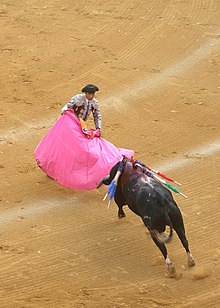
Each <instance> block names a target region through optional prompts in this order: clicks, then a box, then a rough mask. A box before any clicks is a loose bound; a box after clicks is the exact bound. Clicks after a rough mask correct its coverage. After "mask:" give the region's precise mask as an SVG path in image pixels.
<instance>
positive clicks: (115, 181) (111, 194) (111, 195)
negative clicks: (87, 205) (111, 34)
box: [103, 157, 124, 208]
mask: <svg viewBox="0 0 220 308" xmlns="http://www.w3.org/2000/svg"><path fill="white" fill-rule="evenodd" d="M122 160H123V157H122V158H121V160H120V163H119V166H118V170H117V172H116V174H115V177H114V179H113V180H112V181H111V183H110V184H109V186H108V190H107V193H106V195H105V197H104V198H103V201H105V199H106V198H107V197H108V195H109V202H108V208H109V207H110V203H111V201H112V199H113V198H114V196H115V192H116V189H117V185H118V179H119V178H120V175H121V173H122V170H123V167H124V166H123V163H122Z"/></svg>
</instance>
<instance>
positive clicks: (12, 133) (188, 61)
mask: <svg viewBox="0 0 220 308" xmlns="http://www.w3.org/2000/svg"><path fill="white" fill-rule="evenodd" d="M219 32H220V30H219V29H217V31H216V32H215V34H216V38H212V39H210V40H208V41H207V42H206V43H205V44H203V45H202V46H201V47H200V48H198V49H197V50H195V51H194V52H193V53H192V54H190V55H189V56H187V57H186V58H184V59H183V60H179V61H178V62H176V63H175V64H173V65H172V66H170V67H168V68H166V69H165V70H164V71H162V72H161V73H159V74H156V75H155V74H153V76H152V77H147V78H145V79H143V81H141V82H138V83H137V84H134V85H133V86H132V87H129V88H128V89H127V90H126V91H123V92H119V93H117V95H115V97H113V98H112V99H111V100H110V101H108V105H109V104H110V103H111V104H112V105H114V100H116V102H117V106H118V105H119V103H120V101H122V100H126V99H129V98H130V97H134V96H136V95H138V94H139V93H140V92H143V93H147V92H150V91H152V90H155V89H157V88H159V87H161V86H162V85H163V84H164V83H165V81H166V80H167V79H169V78H170V77H176V76H178V75H180V74H183V73H184V72H186V71H187V70H188V69H190V68H191V67H192V66H193V65H195V64H197V63H198V62H200V61H202V60H203V59H204V58H206V57H207V56H209V55H210V54H211V52H213V50H214V49H215V48H217V47H218V46H219V45H220V37H219V36H218V34H219ZM102 103H103V104H104V105H106V101H105V100H103V101H102ZM56 117H57V115H55V114H54V115H53V118H51V119H49V120H48V119H43V120H42V121H40V122H35V123H26V122H23V124H24V125H23V127H20V128H18V127H16V128H13V129H10V130H8V131H6V132H3V133H1V134H0V141H1V142H2V143H5V142H7V141H18V140H19V141H21V139H24V138H28V137H31V136H32V134H33V132H34V130H35V129H40V128H42V127H49V126H51V125H52V124H53V122H54V119H55V118H56Z"/></svg>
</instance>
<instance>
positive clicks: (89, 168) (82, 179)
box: [34, 111, 134, 190]
mask: <svg viewBox="0 0 220 308" xmlns="http://www.w3.org/2000/svg"><path fill="white" fill-rule="evenodd" d="M34 155H35V158H36V161H37V164H38V166H39V167H40V168H41V169H42V171H43V172H45V173H46V174H47V175H48V176H49V177H51V178H52V179H54V180H55V181H57V182H58V183H60V184H61V185H63V186H66V187H70V188H72V189H76V190H89V189H95V188H96V185H97V184H98V183H99V181H100V180H101V179H102V178H103V177H104V176H106V175H108V174H109V171H110V170H111V168H112V167H113V166H114V165H115V164H116V163H117V162H118V161H119V160H120V159H121V157H122V155H126V156H127V157H128V158H131V157H132V156H133V155H134V152H133V151H132V150H126V149H118V148H116V147H115V146H114V145H113V144H111V143H110V142H108V141H107V140H105V139H103V138H99V137H94V138H92V139H89V138H88V136H87V135H85V134H84V133H83V132H82V128H81V124H80V121H79V119H78V118H77V117H76V116H75V115H74V113H72V112H71V111H67V112H66V113H65V114H64V115H62V116H61V117H60V118H59V119H58V120H57V122H56V123H55V124H54V125H53V126H52V128H51V129H50V130H49V131H48V133H47V134H46V136H45V137H44V138H43V139H42V140H41V141H40V143H39V144H38V146H37V148H36V149H35V152H34Z"/></svg>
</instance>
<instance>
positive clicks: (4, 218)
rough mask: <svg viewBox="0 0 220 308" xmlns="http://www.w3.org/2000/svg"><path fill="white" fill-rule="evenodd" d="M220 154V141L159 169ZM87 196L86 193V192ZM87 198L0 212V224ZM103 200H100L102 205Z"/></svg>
mask: <svg viewBox="0 0 220 308" xmlns="http://www.w3.org/2000/svg"><path fill="white" fill-rule="evenodd" d="M218 152H220V140H216V141H213V142H212V143H209V144H205V145H203V146H201V147H197V148H194V149H193V150H191V151H190V152H188V153H186V154H185V156H187V157H186V158H177V159H174V160H171V161H166V162H165V163H164V164H161V165H160V166H158V169H159V170H160V171H163V172H167V171H171V170H174V169H176V168H178V169H180V168H182V167H186V166H189V165H191V164H193V163H195V162H197V158H198V157H205V156H210V155H214V154H216V153H218ZM85 194H86V192H85ZM85 200H86V196H85V198H82V197H77V196H72V197H65V196H62V198H54V199H50V200H48V199H47V200H41V201H37V202H35V203H31V204H30V203H28V204H21V205H20V206H22V208H23V209H21V208H20V207H19V209H18V208H13V209H8V210H4V211H1V212H0V224H7V223H10V222H15V221H16V220H18V219H19V217H20V219H21V217H25V218H26V217H28V216H29V217H30V216H33V215H35V214H41V213H44V212H47V211H49V210H53V211H55V210H59V208H63V209H64V208H65V207H67V206H77V205H78V204H79V203H80V201H81V202H85ZM101 202H102V200H101V199H100V203H101Z"/></svg>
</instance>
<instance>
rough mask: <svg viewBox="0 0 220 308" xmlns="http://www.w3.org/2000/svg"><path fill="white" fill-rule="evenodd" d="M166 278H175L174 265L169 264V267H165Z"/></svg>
mask: <svg viewBox="0 0 220 308" xmlns="http://www.w3.org/2000/svg"><path fill="white" fill-rule="evenodd" d="M166 276H167V277H168V278H176V268H175V266H174V264H172V263H170V264H169V265H167V273H166Z"/></svg>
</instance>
